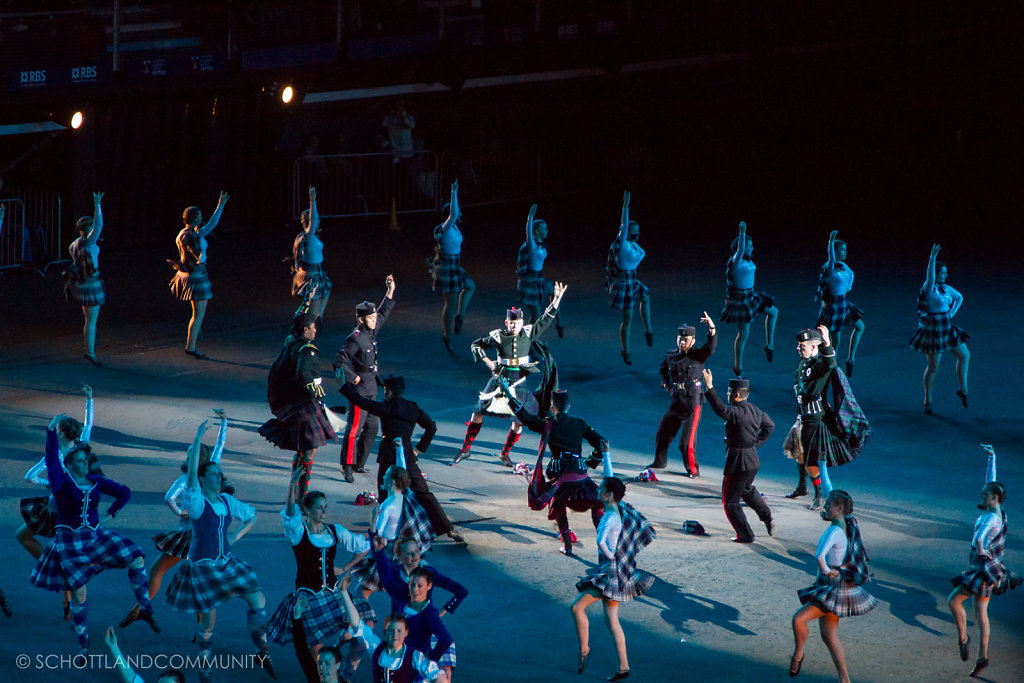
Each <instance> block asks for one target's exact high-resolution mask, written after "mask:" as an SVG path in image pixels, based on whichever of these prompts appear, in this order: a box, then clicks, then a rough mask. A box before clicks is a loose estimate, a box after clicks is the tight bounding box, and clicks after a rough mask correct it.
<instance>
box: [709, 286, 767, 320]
mask: <svg viewBox="0 0 1024 683" xmlns="http://www.w3.org/2000/svg"><path fill="white" fill-rule="evenodd" d="M774 305H775V297H773V296H772V295H771V294H766V293H765V292H755V291H754V290H753V289H730V290H729V295H728V296H727V297H726V299H725V306H724V307H723V308H722V314H721V315H719V316H718V320H719V321H720V322H723V323H729V324H732V325H743V324H745V323H749V322H750V321H751V320H753V319H754V316H755V315H757V314H758V313H763V312H764V311H765V310H767V309H769V308H771V307H772V306H774Z"/></svg>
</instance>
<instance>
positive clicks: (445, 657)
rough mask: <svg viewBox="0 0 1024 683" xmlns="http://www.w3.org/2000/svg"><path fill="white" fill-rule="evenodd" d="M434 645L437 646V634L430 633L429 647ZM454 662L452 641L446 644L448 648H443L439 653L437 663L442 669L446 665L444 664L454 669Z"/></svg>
mask: <svg viewBox="0 0 1024 683" xmlns="http://www.w3.org/2000/svg"><path fill="white" fill-rule="evenodd" d="M435 647H437V636H435V635H431V636H430V649H434V648H435ZM455 662H456V658H455V643H452V644H451V645H449V646H448V649H447V650H445V651H444V652H443V653H442V654H441V659H439V660H437V665H438V666H439V667H441V668H442V669H443V668H444V667H446V666H450V667H451V668H453V669H454V668H455Z"/></svg>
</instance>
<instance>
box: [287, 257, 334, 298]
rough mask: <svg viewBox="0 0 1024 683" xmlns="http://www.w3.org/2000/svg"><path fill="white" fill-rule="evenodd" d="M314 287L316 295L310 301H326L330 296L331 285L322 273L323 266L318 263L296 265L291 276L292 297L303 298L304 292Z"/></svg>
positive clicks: (329, 280)
mask: <svg viewBox="0 0 1024 683" xmlns="http://www.w3.org/2000/svg"><path fill="white" fill-rule="evenodd" d="M314 285H315V286H316V294H315V295H314V296H312V297H310V299H309V300H310V301H318V300H320V299H326V298H327V297H328V296H330V294H331V287H332V286H333V283H332V282H331V279H330V278H329V277H327V274H326V273H324V267H323V264H320V263H301V262H300V263H298V264H297V265H296V268H295V274H294V275H293V276H292V296H298V297H302V298H305V296H306V292H307V291H310V290H312V289H313V286H314Z"/></svg>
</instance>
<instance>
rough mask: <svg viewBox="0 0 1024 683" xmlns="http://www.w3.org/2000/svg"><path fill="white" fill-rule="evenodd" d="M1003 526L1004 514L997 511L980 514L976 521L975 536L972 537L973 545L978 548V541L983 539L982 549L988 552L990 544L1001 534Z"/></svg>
mask: <svg viewBox="0 0 1024 683" xmlns="http://www.w3.org/2000/svg"><path fill="white" fill-rule="evenodd" d="M1002 528H1003V517H1002V515H999V514H996V513H995V512H986V513H985V514H983V515H978V519H977V520H976V521H975V522H974V537H973V538H972V539H971V545H972V546H974V547H975V548H976V547H978V541H981V547H982V549H984V550H985V551H986V552H987V551H988V547H989V545H991V543H992V541H993V540H995V537H996V536H998V535H999V532H1000V531H1001V530H1002Z"/></svg>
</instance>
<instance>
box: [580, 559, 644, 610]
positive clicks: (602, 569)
mask: <svg viewBox="0 0 1024 683" xmlns="http://www.w3.org/2000/svg"><path fill="white" fill-rule="evenodd" d="M653 585H654V575H653V574H651V573H649V572H645V571H643V570H641V569H635V570H633V575H632V576H631V577H630V578H629V580H628V581H627V582H626V583H625V584H622V583H621V582H620V581H619V576H618V569H617V567H616V564H615V563H614V562H612V561H611V560H609V559H608V558H606V557H601V558H599V561H598V566H597V567H591V568H590V569H588V570H587V573H586V574H585V575H584V576H583V577H582V578H581V579H580V580H579V581H577V582H576V590H578V591H579V592H581V593H582V592H583V591H585V590H587V589H588V588H594V589H596V590H597V591H598V592H599V593H600V594H601V597H603V598H607V599H609V600H614V601H616V602H629V601H630V600H632V599H633V598H638V597H640V596H641V595H643V594H644V593H646V592H647V591H649V590H650V589H651V586H653Z"/></svg>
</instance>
